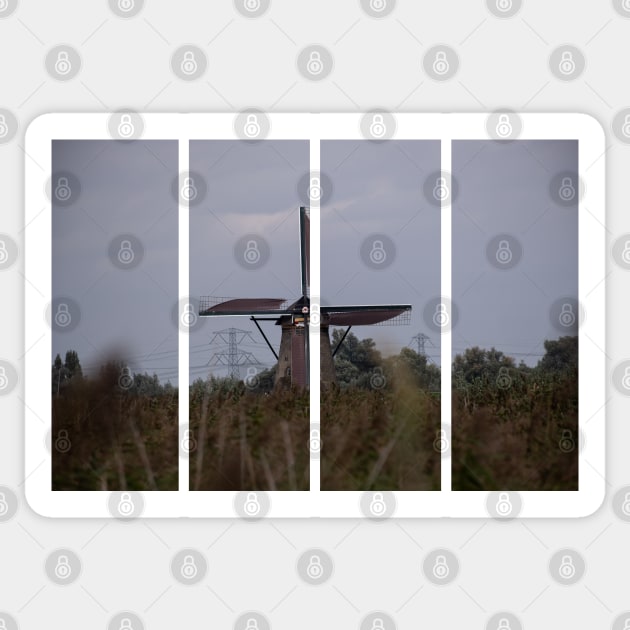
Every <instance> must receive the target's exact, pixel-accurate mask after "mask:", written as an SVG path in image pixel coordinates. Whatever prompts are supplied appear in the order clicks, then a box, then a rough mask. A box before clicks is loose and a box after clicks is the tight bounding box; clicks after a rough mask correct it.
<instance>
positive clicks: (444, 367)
mask: <svg viewBox="0 0 630 630" xmlns="http://www.w3.org/2000/svg"><path fill="white" fill-rule="evenodd" d="M451 166H452V165H451V139H450V138H446V139H444V138H443V139H442V166H441V171H442V173H443V174H446V173H451V172H452V170H451ZM446 177H447V179H446V183H447V185H448V187H449V194H448V196H447V197H446V198H445V199H443V200H442V220H441V226H440V229H441V235H440V236H441V255H440V258H441V265H440V267H441V270H442V271H441V283H442V291H441V293H442V299H447V300H449V303H451V302H450V300H451V260H452V259H451V199H452V195H453V187H452V183H451V180H450V178H449V177H448V176H446ZM448 311H449V312H448V314H449V318H450V321H449V326H447V328H446V330H445V331H444V333H443V334H442V335H441V346H440V356H441V390H442V393H441V428H442V431H443V432H444V433H443V436H444V438H445V439H446V440H447V443H448V445H449V448H448V449H446V452H445V453H442V460H441V490H442V492H450V491H451V448H452V445H453V444H452V440H451V347H452V342H451V337H452V335H451V325H452V323H453V313H452V303H451V307H450V308H449V309H448Z"/></svg>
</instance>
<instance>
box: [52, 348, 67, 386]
mask: <svg viewBox="0 0 630 630" xmlns="http://www.w3.org/2000/svg"><path fill="white" fill-rule="evenodd" d="M69 378H70V376H69V373H68V370H67V368H66V367H65V366H64V364H63V361H62V360H61V357H60V356H59V354H57V356H56V357H55V361H54V363H53V365H52V393H53V394H57V395H59V393H60V392H61V389H62V388H63V387H65V385H66V381H67V380H68V379H69Z"/></svg>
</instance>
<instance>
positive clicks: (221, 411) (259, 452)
mask: <svg viewBox="0 0 630 630" xmlns="http://www.w3.org/2000/svg"><path fill="white" fill-rule="evenodd" d="M190 430H191V436H192V437H193V440H194V444H195V447H194V449H193V450H192V452H191V453H190V479H191V489H192V490H232V491H234V490H308V489H309V467H310V452H309V446H308V441H309V395H308V391H301V390H298V389H279V390H276V391H272V392H267V393H261V392H252V391H249V390H248V389H247V388H246V387H245V386H244V385H243V383H240V382H238V381H230V380H229V379H223V380H219V379H210V380H209V381H208V382H206V383H203V384H200V383H197V384H195V386H193V387H192V388H191V396H190Z"/></svg>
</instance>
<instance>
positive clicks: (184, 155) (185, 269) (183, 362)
mask: <svg viewBox="0 0 630 630" xmlns="http://www.w3.org/2000/svg"><path fill="white" fill-rule="evenodd" d="M188 156H189V141H188V138H187V137H180V139H179V213H178V214H179V223H178V235H179V248H178V252H179V311H178V318H179V321H178V322H177V330H178V331H179V335H178V337H179V344H178V346H179V370H178V371H179V441H178V453H179V491H180V492H188V490H189V484H188V477H189V469H188V461H189V460H188V457H185V456H184V455H185V453H184V452H183V450H182V441H183V440H184V437H185V435H186V431H187V430H188V412H189V404H188V396H189V371H188V370H189V365H188V360H189V345H188V337H189V333H188V332H187V331H186V330H185V329H182V325H181V316H182V309H183V304H185V303H186V302H185V300H187V299H188V273H189V242H188V235H189V216H188V200H187V199H184V198H183V195H182V194H181V191H182V189H183V187H184V184H185V179H186V177H188V168H189V165H188ZM193 308H194V306H193ZM195 315H199V314H198V313H195Z"/></svg>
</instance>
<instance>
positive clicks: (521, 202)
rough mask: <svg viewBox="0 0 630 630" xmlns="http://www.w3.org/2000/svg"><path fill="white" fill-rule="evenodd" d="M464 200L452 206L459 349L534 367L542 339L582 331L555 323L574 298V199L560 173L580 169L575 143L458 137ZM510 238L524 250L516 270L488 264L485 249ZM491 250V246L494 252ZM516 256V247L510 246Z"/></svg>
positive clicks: (456, 159)
mask: <svg viewBox="0 0 630 630" xmlns="http://www.w3.org/2000/svg"><path fill="white" fill-rule="evenodd" d="M452 155H453V174H454V176H455V178H456V181H457V183H458V184H459V196H458V198H457V199H456V200H455V204H454V208H453V245H452V247H453V280H452V283H453V284H452V287H453V300H454V301H455V303H456V305H457V306H458V308H459V312H460V318H459V322H458V324H457V326H456V327H455V328H454V329H453V347H454V348H456V349H457V348H459V349H461V348H465V347H470V346H472V345H479V346H481V347H486V348H488V347H490V346H492V345H494V346H495V347H497V348H498V349H500V350H503V351H504V352H506V354H511V355H516V358H517V359H523V360H524V361H525V362H526V363H528V364H530V365H532V364H535V363H536V362H537V360H538V359H539V358H540V354H541V353H544V348H543V346H542V343H543V341H544V340H545V339H557V338H558V337H559V336H561V335H562V334H576V331H577V329H576V327H570V328H568V329H567V330H566V331H563V330H562V328H561V327H557V326H556V327H554V326H552V324H551V319H550V309H551V307H552V304H553V303H554V301H556V300H558V299H561V298H574V299H577V296H578V202H577V195H576V197H575V200H574V202H573V203H569V204H568V205H566V206H561V205H559V203H558V202H557V200H556V199H554V196H553V195H555V194H557V192H554V190H557V189H558V186H559V185H560V184H561V179H560V181H559V182H557V183H555V184H554V185H553V186H555V189H554V187H553V186H552V182H556V180H557V179H558V176H559V175H561V174H563V173H565V174H573V175H574V174H575V173H577V172H578V171H579V168H578V143H577V141H572V140H536V141H530V140H522V141H515V142H488V141H458V142H454V143H453V152H452ZM500 234H507V235H509V236H510V237H515V238H516V239H517V241H518V242H519V243H520V245H521V246H522V250H523V255H522V258H521V260H520V262H519V263H518V264H517V265H515V266H514V267H512V268H510V269H508V270H503V269H498V268H497V266H496V265H494V266H493V265H491V264H490V262H489V260H488V255H487V254H488V252H487V245H488V243H489V242H491V241H492V239H493V237H495V236H497V235H500ZM494 253H495V252H494ZM514 253H515V254H516V251H514Z"/></svg>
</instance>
